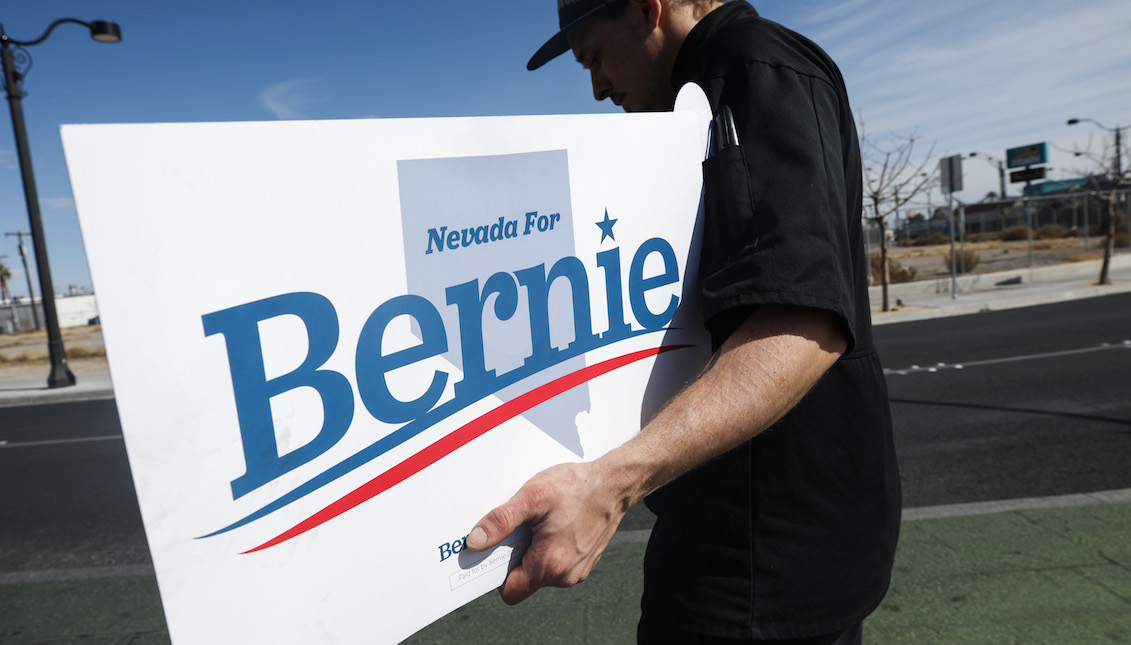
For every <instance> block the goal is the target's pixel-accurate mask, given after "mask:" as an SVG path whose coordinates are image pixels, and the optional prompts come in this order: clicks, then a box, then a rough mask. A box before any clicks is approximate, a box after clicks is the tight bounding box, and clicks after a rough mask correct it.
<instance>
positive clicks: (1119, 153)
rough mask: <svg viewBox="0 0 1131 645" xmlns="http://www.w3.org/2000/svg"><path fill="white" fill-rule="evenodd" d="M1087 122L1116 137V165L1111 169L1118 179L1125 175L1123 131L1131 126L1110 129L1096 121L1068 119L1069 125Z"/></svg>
mask: <svg viewBox="0 0 1131 645" xmlns="http://www.w3.org/2000/svg"><path fill="white" fill-rule="evenodd" d="M1084 121H1087V122H1088V123H1091V124H1093V125H1095V126H1096V127H1097V128H1099V129H1101V130H1104V131H1106V132H1111V133H1113V134H1114V135H1115V163H1113V164H1112V165H1111V169H1112V170H1113V171H1115V176H1116V177H1118V176H1120V175H1122V174H1123V131H1124V130H1126V129H1128V128H1131V126H1124V127H1122V128H1121V127H1119V126H1115V127H1114V128H1109V127H1107V126H1106V125H1104V124H1102V123H1100V122H1099V121H1097V120H1095V119H1068V125H1076V124H1077V123H1083V122H1084Z"/></svg>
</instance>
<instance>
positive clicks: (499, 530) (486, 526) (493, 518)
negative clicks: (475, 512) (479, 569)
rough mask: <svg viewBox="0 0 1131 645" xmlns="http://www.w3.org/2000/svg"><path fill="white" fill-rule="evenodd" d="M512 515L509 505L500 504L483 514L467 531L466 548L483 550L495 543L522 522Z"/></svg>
mask: <svg viewBox="0 0 1131 645" xmlns="http://www.w3.org/2000/svg"><path fill="white" fill-rule="evenodd" d="M514 515H515V514H514V512H513V509H511V508H510V507H509V506H500V507H498V508H496V509H495V510H493V511H491V512H490V513H488V514H487V515H485V516H483V519H481V520H479V523H477V524H476V525H475V528H473V529H471V532H470V533H468V535H467V548H469V549H471V550H472V551H483V550H485V549H489V548H491V547H493V546H495V545H497V544H498V543H499V542H501V541H502V539H503V538H505V537H506V536H508V535H510V534H511V533H513V532H514V530H515V529H516V528H518V526H519V525H520V524H522V522H523V519H522V518H515V517H514ZM516 519H517V521H515V520H516Z"/></svg>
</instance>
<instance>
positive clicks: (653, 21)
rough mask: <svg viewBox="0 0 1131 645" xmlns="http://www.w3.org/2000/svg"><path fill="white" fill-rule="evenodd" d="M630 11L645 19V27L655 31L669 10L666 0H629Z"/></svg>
mask: <svg viewBox="0 0 1131 645" xmlns="http://www.w3.org/2000/svg"><path fill="white" fill-rule="evenodd" d="M628 10H629V11H635V12H637V14H638V15H639V16H641V17H642V18H644V22H645V25H646V26H647V27H648V29H649V30H653V29H655V28H656V27H658V26H659V25H660V17H661V16H663V15H664V12H665V11H667V10H668V6H667V4H666V3H665V0H629V2H628Z"/></svg>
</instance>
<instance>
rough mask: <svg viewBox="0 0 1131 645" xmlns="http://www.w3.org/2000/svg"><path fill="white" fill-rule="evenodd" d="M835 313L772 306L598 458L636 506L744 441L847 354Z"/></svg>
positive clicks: (751, 319) (771, 422)
mask: <svg viewBox="0 0 1131 645" xmlns="http://www.w3.org/2000/svg"><path fill="white" fill-rule="evenodd" d="M845 346H846V341H845V336H844V332H843V330H842V329H841V327H840V325H839V323H838V322H837V321H836V320H835V319H834V317H833V316H832V315H831V314H828V313H825V312H821V311H817V310H811V309H802V308H796V307H764V308H761V309H759V310H758V311H757V312H756V313H755V314H754V315H752V316H751V317H750V318H748V319H747V320H746V321H745V322H744V323H743V325H742V326H740V327H739V328H738V329H737V330H736V331H735V332H734V333H733V334H732V335H731V336H730V338H728V339H727V341H726V342H725V343H724V344H723V346H722V348H720V350H719V353H718V354H717V355H716V357H715V359H713V360H714V364H713V365H712V366H711V367H710V368H709V369H707V370H705V372H704V373H703V374H701V375H700V376H699V378H698V379H697V380H696V381H695V382H693V383H692V384H690V385H689V386H688V387H686V388H685V389H684V390H683V391H681V392H680V393H679V394H678V395H676V396H675V397H674V398H673V399H672V400H671V401H670V402H669V403H668V405H667V406H665V407H664V409H663V410H662V411H661V412H660V413H659V414H658V415H656V417H655V418H654V419H653V420H652V421H651V422H650V423H648V425H647V426H646V427H645V428H644V429H643V430H642V431H641V433H640V434H639V435H638V436H637V437H636V438H634V439H633V440H632V441H629V442H628V443H626V444H625V445H623V446H621V447H620V448H617V449H616V450H614V451H612V452H610V453H609V454H607V455H605V456H604V457H602V458H601V459H600V460H598V462H599V464H595V465H599V466H600V469H601V470H602V471H604V472H605V473H606V474H607V476H610V477H613V478H614V479H615V485H616V486H617V487H618V488H619V489H620V490H623V491H624V495H625V499H624V503H625V504H627V505H628V506H631V505H632V504H634V503H636V502H637V501H639V500H640V499H641V498H642V497H643V496H644V495H646V494H648V493H649V492H650V491H652V490H653V489H655V488H657V487H659V486H661V485H663V484H665V483H667V482H668V481H670V480H672V479H674V478H675V477H677V476H679V475H680V474H682V473H684V472H687V471H688V470H691V469H694V468H696V467H698V466H700V465H702V464H704V463H706V462H708V461H710V460H711V459H714V458H715V457H717V456H719V455H721V454H723V453H725V452H727V451H729V450H731V449H733V448H735V447H737V446H739V445H741V444H742V443H743V442H745V441H747V440H749V439H751V438H752V437H754V436H756V435H757V434H759V433H760V432H762V431H763V430H765V429H766V428H768V427H770V426H771V425H773V424H774V423H775V422H776V421H777V420H778V419H780V418H781V417H782V416H783V415H785V413H786V412H788V411H789V410H790V409H791V408H793V406H795V405H796V404H797V403H798V402H799V401H800V400H801V398H802V397H804V396H805V394H806V393H807V392H808V391H809V390H810V389H811V388H812V387H813V385H814V384H816V382H817V380H818V379H820V377H821V375H823V374H824V373H825V371H826V370H828V368H829V367H831V366H832V364H833V363H834V362H836V360H837V359H838V358H839V357H840V355H841V354H842V353H843V352H844V351H845Z"/></svg>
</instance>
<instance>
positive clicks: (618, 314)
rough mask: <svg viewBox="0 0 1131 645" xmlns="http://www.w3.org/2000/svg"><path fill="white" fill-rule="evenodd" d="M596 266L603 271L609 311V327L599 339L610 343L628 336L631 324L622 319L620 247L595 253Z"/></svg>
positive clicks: (622, 296)
mask: <svg viewBox="0 0 1131 645" xmlns="http://www.w3.org/2000/svg"><path fill="white" fill-rule="evenodd" d="M597 266H599V267H601V268H602V269H604V271H605V302H606V306H607V308H608V311H609V329H608V330H607V331H606V332H605V333H603V334H601V340H602V341H603V342H605V343H612V342H615V341H618V340H621V339H623V338H628V335H629V334H631V333H632V326H631V325H629V324H628V323H626V322H625V321H624V294H623V293H621V282H620V280H621V277H620V247H619V246H618V247H617V248H615V249H610V250H608V251H602V252H600V253H598V254H597Z"/></svg>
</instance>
